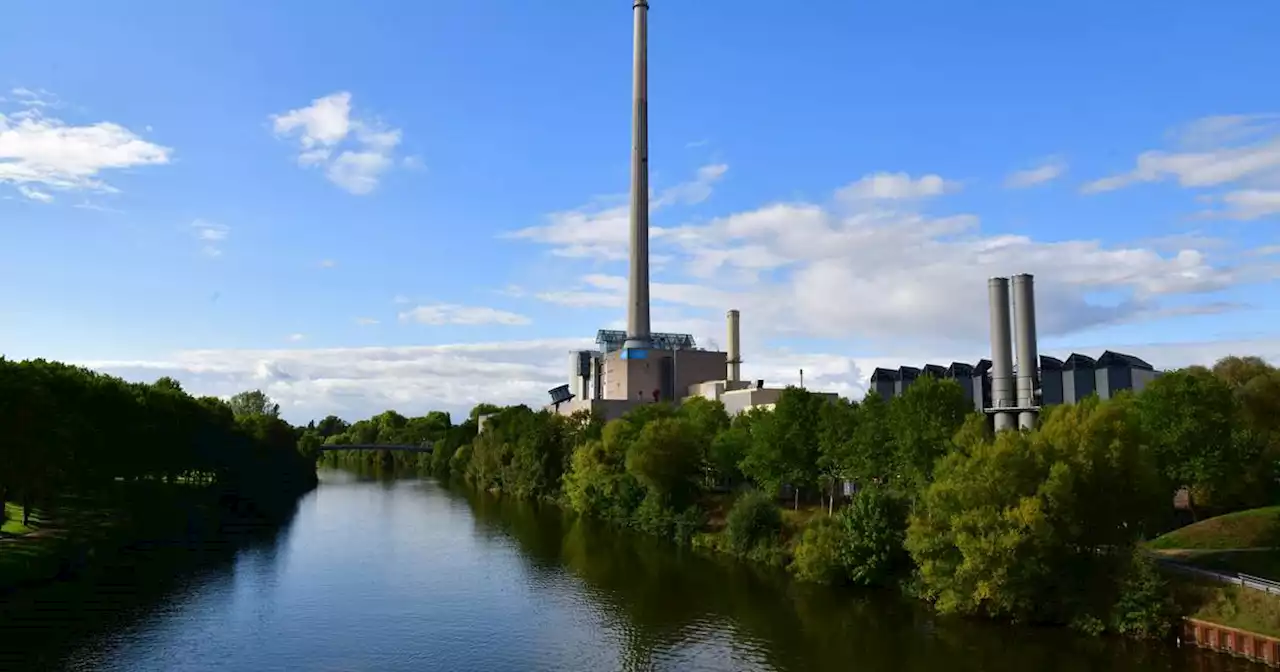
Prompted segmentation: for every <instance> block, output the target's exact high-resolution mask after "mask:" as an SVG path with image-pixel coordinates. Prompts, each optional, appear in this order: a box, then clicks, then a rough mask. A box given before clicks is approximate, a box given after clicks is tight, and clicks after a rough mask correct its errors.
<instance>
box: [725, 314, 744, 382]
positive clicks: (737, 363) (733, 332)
mask: <svg viewBox="0 0 1280 672" xmlns="http://www.w3.org/2000/svg"><path fill="white" fill-rule="evenodd" d="M728 317H729V360H728V364H729V372H728V379H729V382H731V383H736V382H738V381H739V380H741V379H742V328H741V324H740V319H741V318H740V313H738V311H737V310H731V311H729V315H728Z"/></svg>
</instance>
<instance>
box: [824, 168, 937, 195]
mask: <svg viewBox="0 0 1280 672" xmlns="http://www.w3.org/2000/svg"><path fill="white" fill-rule="evenodd" d="M959 189H960V184H959V183H958V182H952V181H950V180H944V179H942V178H941V177H939V176H937V175H925V176H923V177H920V178H919V179H914V180H913V179H911V176H910V175H908V174H907V173H875V174H873V175H868V176H866V177H864V178H862V179H860V180H858V181H857V182H854V183H853V184H850V185H849V186H847V187H844V188H842V189H840V190H839V191H837V192H836V198H838V199H840V200H844V201H876V200H880V201H901V200H910V199H920V198H930V197H933V196H941V195H943V194H946V193H951V192H954V191H958V190H959Z"/></svg>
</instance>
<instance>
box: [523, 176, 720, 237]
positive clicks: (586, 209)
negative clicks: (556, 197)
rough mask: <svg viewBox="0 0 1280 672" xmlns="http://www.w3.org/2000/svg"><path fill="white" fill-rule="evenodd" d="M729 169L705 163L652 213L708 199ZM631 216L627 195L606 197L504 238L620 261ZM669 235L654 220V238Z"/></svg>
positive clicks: (653, 204) (657, 200) (659, 198)
mask: <svg viewBox="0 0 1280 672" xmlns="http://www.w3.org/2000/svg"><path fill="white" fill-rule="evenodd" d="M728 170H729V166H728V165H726V164H723V163H716V164H708V165H705V166H702V167H701V168H699V169H698V171H697V173H696V175H695V176H694V178H693V179H692V180H690V181H688V182H682V183H679V184H676V185H673V186H671V187H668V188H666V189H663V190H662V191H660V192H658V194H657V195H656V196H654V197H653V198H652V199H651V200H650V202H649V212H650V213H653V212H657V211H659V210H662V209H665V208H667V207H670V206H674V205H681V204H684V205H692V204H696V203H700V202H702V201H705V200H706V199H707V198H709V197H710V196H711V193H712V191H713V190H714V187H715V184H716V183H717V182H719V181H720V179H721V178H723V177H724V174H725V173H726V172H728ZM630 217H631V209H630V205H628V204H627V203H626V201H625V197H624V196H623V197H620V196H612V197H602V198H597V199H595V202H593V203H591V204H589V205H584V206H581V207H578V208H575V209H573V210H563V211H560V212H553V213H551V214H549V215H547V217H546V219H547V223H546V224H544V225H542V226H530V227H526V228H523V229H520V230H518V231H513V232H511V233H508V234H506V235H505V236H504V237H506V238H513V239H521V240H531V241H535V242H539V243H546V244H549V245H551V246H552V250H551V251H552V253H553V254H555V255H556V256H561V257H573V258H586V259H597V260H608V261H617V260H621V259H626V258H627V245H628V242H629V241H630V221H631V219H630ZM665 234H666V230H665V229H663V228H662V227H660V226H654V225H653V224H652V223H650V225H649V237H650V238H661V237H662V236H664V235H665Z"/></svg>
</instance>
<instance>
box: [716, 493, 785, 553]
mask: <svg viewBox="0 0 1280 672" xmlns="http://www.w3.org/2000/svg"><path fill="white" fill-rule="evenodd" d="M781 531H782V512H781V511H779V510H778V506H777V504H775V503H774V502H773V498H772V497H770V496H768V495H766V494H764V493H763V492H760V491H759V490H752V491H750V492H747V493H745V494H743V495H742V496H741V497H739V498H738V501H736V502H734V503H733V508H732V509H730V510H729V516H728V518H727V519H726V521H725V534H726V535H728V537H729V547H730V548H732V549H733V552H734V553H737V554H739V555H745V554H747V553H748V552H750V551H751V550H752V549H754V548H755V547H757V546H759V545H761V544H762V543H768V542H776V541H777V538H778V535H779V534H780V533H781Z"/></svg>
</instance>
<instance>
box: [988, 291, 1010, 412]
mask: <svg viewBox="0 0 1280 672" xmlns="http://www.w3.org/2000/svg"><path fill="white" fill-rule="evenodd" d="M987 293H988V298H989V299H990V303H991V407H992V408H994V409H1002V408H1011V407H1013V406H1014V404H1015V403H1016V401H1017V400H1016V397H1015V396H1014V391H1013V343H1012V340H1013V339H1012V338H1011V337H1010V334H1009V322H1010V320H1009V279H1008V278H991V279H990V280H988V281H987ZM992 415H993V416H994V421H995V429H996V431H997V432H998V431H1000V430H1002V429H1013V425H1014V414H1013V413H1006V412H1001V411H999V410H997V411H996V412H995V413H993V414H992Z"/></svg>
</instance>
